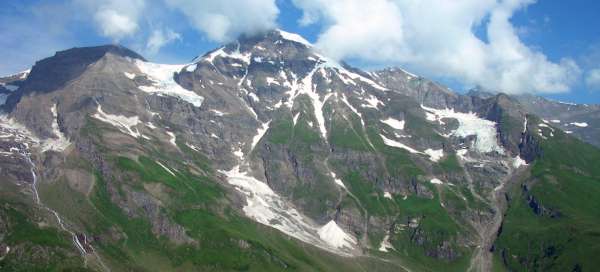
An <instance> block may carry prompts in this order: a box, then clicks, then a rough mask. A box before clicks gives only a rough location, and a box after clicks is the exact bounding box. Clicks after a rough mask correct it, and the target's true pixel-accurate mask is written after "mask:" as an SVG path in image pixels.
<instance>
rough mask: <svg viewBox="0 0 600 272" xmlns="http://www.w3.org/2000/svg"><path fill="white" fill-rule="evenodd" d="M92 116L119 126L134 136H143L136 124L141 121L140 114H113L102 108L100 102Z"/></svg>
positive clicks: (121, 129)
mask: <svg viewBox="0 0 600 272" xmlns="http://www.w3.org/2000/svg"><path fill="white" fill-rule="evenodd" d="M92 117H94V118H96V119H98V120H100V121H102V122H105V123H108V124H111V125H113V126H115V127H116V128H118V129H119V130H120V131H121V132H123V133H125V134H128V135H131V136H132V137H134V138H139V137H140V136H141V134H140V132H139V131H138V129H137V128H136V126H137V125H138V124H139V123H141V121H140V118H139V117H138V116H132V117H125V116H123V115H113V114H108V113H105V112H104V111H103V110H102V106H101V105H100V104H98V108H97V109H96V113H95V114H94V115H92Z"/></svg>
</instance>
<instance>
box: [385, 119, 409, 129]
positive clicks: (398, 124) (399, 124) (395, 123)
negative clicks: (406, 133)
mask: <svg viewBox="0 0 600 272" xmlns="http://www.w3.org/2000/svg"><path fill="white" fill-rule="evenodd" d="M380 122H382V123H384V124H386V125H388V126H390V127H392V128H393V129H398V130H404V124H405V122H404V120H402V121H400V120H397V119H394V118H391V117H390V118H388V119H385V120H381V121H380Z"/></svg>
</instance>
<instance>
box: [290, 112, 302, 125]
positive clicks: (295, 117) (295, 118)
mask: <svg viewBox="0 0 600 272" xmlns="http://www.w3.org/2000/svg"><path fill="white" fill-rule="evenodd" d="M299 117H300V113H296V115H294V118H292V120H293V121H294V126H295V125H296V123H298V118H299Z"/></svg>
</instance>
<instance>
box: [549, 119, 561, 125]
mask: <svg viewBox="0 0 600 272" xmlns="http://www.w3.org/2000/svg"><path fill="white" fill-rule="evenodd" d="M550 122H552V123H555V124H560V120H557V119H553V120H550Z"/></svg>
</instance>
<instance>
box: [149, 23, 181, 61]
mask: <svg viewBox="0 0 600 272" xmlns="http://www.w3.org/2000/svg"><path fill="white" fill-rule="evenodd" d="M177 40H181V34H179V33H177V32H175V31H173V30H171V29H169V28H167V29H160V28H159V29H155V30H153V31H152V34H151V35H150V38H148V42H147V43H146V52H148V53H149V54H151V55H154V54H156V53H157V52H158V51H159V50H160V49H161V48H162V47H163V46H165V45H167V44H168V43H171V42H174V41H177Z"/></svg>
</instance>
